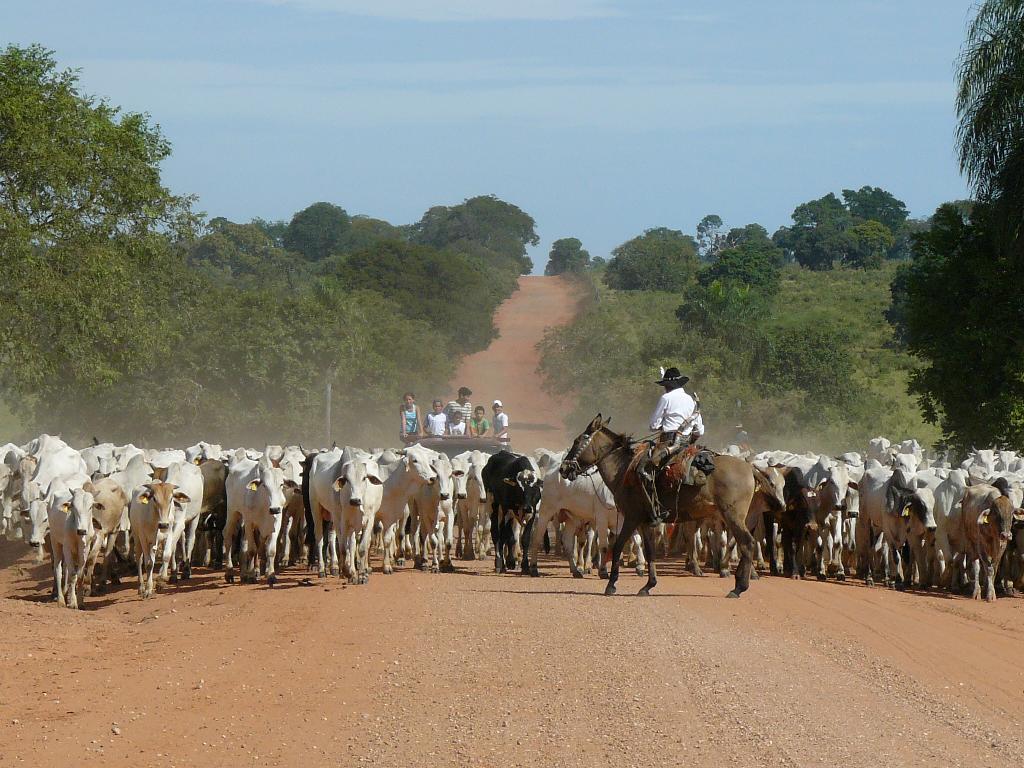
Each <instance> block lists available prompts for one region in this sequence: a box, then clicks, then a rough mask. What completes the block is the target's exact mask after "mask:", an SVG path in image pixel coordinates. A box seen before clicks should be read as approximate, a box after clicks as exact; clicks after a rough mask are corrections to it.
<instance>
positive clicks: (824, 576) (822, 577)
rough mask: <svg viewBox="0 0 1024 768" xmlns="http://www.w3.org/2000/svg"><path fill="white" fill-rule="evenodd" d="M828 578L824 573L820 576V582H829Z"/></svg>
mask: <svg viewBox="0 0 1024 768" xmlns="http://www.w3.org/2000/svg"><path fill="white" fill-rule="evenodd" d="M827 580H828V577H827V576H826V575H825V574H824V573H819V574H818V581H827Z"/></svg>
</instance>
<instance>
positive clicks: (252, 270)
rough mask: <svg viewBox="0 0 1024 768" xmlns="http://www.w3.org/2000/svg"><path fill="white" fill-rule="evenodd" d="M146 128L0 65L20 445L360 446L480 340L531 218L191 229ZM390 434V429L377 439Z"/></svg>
mask: <svg viewBox="0 0 1024 768" xmlns="http://www.w3.org/2000/svg"><path fill="white" fill-rule="evenodd" d="M170 152H171V147H170V143H169V142H168V140H167V139H166V137H165V136H164V135H163V133H162V132H161V130H160V129H159V127H158V126H157V125H155V124H154V123H153V122H152V120H151V118H150V117H149V116H148V115H145V114H139V113H130V112H122V111H121V110H120V109H119V108H117V107H116V106H113V105H111V104H110V103H109V102H108V101H106V100H104V99H101V98H97V97H94V96H91V95H88V94H85V93H83V92H82V91H81V89H80V87H79V83H78V73H77V72H75V71H72V70H61V69H59V68H58V67H57V64H56V62H55V59H54V56H53V53H52V52H51V51H49V50H47V49H45V48H43V47H41V46H38V45H33V46H28V47H18V46H9V47H7V48H6V49H5V50H4V51H3V52H2V53H0V255H2V258H3V264H4V267H5V270H4V280H3V282H2V283H0V292H2V293H0V358H2V363H3V365H2V367H0V396H2V398H3V400H4V401H5V403H7V404H8V405H9V406H10V407H12V408H13V409H14V410H15V411H16V412H17V413H18V414H19V415H20V416H21V417H22V420H23V421H24V422H25V423H26V425H30V427H31V428H32V429H33V430H41V429H46V430H50V431H54V432H60V431H63V432H64V434H65V435H68V436H71V437H74V438H78V439H81V438H84V437H87V436H91V435H94V434H95V435H98V436H100V437H102V438H104V439H112V440H128V439H132V440H140V439H141V440H150V441H158V442H164V443H168V444H170V443H175V442H181V441H188V440H193V439H196V438H199V437H203V436H206V437H208V438H209V437H212V438H214V439H219V440H224V441H235V442H258V441H260V440H264V439H267V438H268V437H269V436H271V435H273V436H274V437H275V439H277V440H281V439H287V440H292V441H298V440H302V439H306V440H317V441H319V440H321V439H322V438H323V432H324V428H323V421H322V419H323V412H324V391H325V389H326V384H327V382H328V381H330V382H331V384H332V390H333V406H334V407H333V413H334V414H335V422H334V425H333V426H334V429H335V431H336V433H344V434H345V439H349V440H353V441H359V440H371V441H372V440H374V439H380V438H383V437H386V436H390V433H389V432H388V433H387V434H382V433H381V428H380V415H381V414H382V413H390V411H391V410H392V408H391V406H393V405H394V404H395V403H397V402H398V401H399V396H400V394H401V393H402V392H403V391H404V390H406V389H408V388H410V386H411V385H412V384H413V383H415V384H417V385H423V386H442V385H444V384H445V383H446V382H447V380H448V378H449V377H450V375H451V373H452V371H453V368H454V365H455V363H456V362H457V360H458V359H459V357H460V356H461V355H463V354H466V353H468V352H473V351H476V350H478V349H481V348H483V347H485V346H486V345H487V344H488V343H489V342H490V340H491V339H492V338H493V337H494V335H495V329H494V326H493V323H492V317H493V313H494V310H495V308H496V307H497V305H498V304H499V303H500V302H501V301H503V300H504V299H505V298H507V297H508V295H510V294H511V292H512V291H513V290H514V289H515V285H516V280H517V278H518V276H519V275H520V274H522V273H528V272H529V271H530V269H531V267H532V264H531V262H530V260H529V258H528V257H527V256H526V247H527V246H528V245H532V244H536V242H537V235H536V232H535V226H534V221H533V219H532V218H531V217H530V216H529V215H528V214H526V213H525V212H523V211H522V210H520V209H519V208H517V207H516V206H514V205H512V204H510V203H507V202H504V201H502V200H499V199H497V198H496V197H492V196H481V197H474V198H471V199H468V200H466V201H464V202H462V203H460V204H458V205H452V206H435V207H432V208H430V209H429V210H428V211H426V212H425V213H424V214H423V216H422V217H421V218H420V220H419V221H417V222H416V223H414V224H410V225H402V226H397V225H393V224H390V223H389V222H386V221H382V220H379V219H373V218H370V217H366V216H360V215H351V214H349V213H348V212H347V211H345V210H344V209H343V208H341V207H339V206H337V205H334V204H331V203H328V202H317V203H314V204H312V205H310V206H308V207H307V208H305V209H303V210H301V211H298V212H296V213H295V215H294V216H292V217H291V219H290V220H288V221H264V220H261V219H254V220H253V221H250V222H247V223H237V222H232V221H229V220H228V219H225V218H223V217H215V218H212V219H209V220H206V218H205V217H204V216H203V215H201V214H200V213H198V212H197V211H196V210H195V202H196V200H195V198H194V197H190V196H181V195H175V194H173V193H172V192H171V191H170V190H168V189H167V188H166V187H165V186H164V185H163V183H162V180H161V177H160V164H161V163H162V162H163V161H164V160H165V159H166V158H167V157H168V156H169V155H170ZM387 426H393V425H390V424H389V425H387Z"/></svg>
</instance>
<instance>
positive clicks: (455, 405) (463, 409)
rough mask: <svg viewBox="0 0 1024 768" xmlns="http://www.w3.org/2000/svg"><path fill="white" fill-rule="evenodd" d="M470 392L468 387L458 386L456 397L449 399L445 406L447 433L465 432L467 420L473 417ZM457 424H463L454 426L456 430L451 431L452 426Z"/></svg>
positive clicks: (467, 426) (467, 427)
mask: <svg viewBox="0 0 1024 768" xmlns="http://www.w3.org/2000/svg"><path fill="white" fill-rule="evenodd" d="M472 394H473V391H472V390H471V389H470V388H469V387H459V392H458V397H457V398H456V399H455V400H451V401H450V402H449V403H448V406H447V407H446V408H445V414H446V415H447V416H448V433H449V434H466V431H467V430H468V429H469V422H470V420H471V419H472V418H473V404H472V403H471V402H469V396H470V395H472ZM459 424H461V425H463V426H462V427H457V426H456V430H458V431H453V430H452V426H453V425H459Z"/></svg>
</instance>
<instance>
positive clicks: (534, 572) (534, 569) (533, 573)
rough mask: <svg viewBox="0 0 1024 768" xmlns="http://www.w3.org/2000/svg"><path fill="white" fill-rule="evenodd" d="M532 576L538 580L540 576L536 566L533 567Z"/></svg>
mask: <svg viewBox="0 0 1024 768" xmlns="http://www.w3.org/2000/svg"><path fill="white" fill-rule="evenodd" d="M530 575H531V576H533V577H534V578H537V577H539V576H540V571H539V570H538V569H537V566H536V565H534V566H532V567H531V568H530Z"/></svg>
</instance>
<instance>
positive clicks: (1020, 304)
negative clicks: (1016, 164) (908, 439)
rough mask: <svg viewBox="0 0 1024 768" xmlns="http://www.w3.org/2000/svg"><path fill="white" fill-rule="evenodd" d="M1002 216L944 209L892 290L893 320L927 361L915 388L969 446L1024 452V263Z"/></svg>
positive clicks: (949, 435)
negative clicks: (1007, 239) (1023, 279)
mask: <svg viewBox="0 0 1024 768" xmlns="http://www.w3.org/2000/svg"><path fill="white" fill-rule="evenodd" d="M997 216H998V214H997V213H996V209H995V208H994V207H992V206H990V205H988V204H978V205H975V206H974V209H973V212H972V215H971V216H970V217H967V216H965V215H964V213H963V211H962V210H960V209H958V208H957V207H956V206H953V205H949V204H947V205H943V206H940V207H939V209H938V210H937V211H936V212H935V215H934V216H933V217H932V227H931V229H930V230H929V231H928V232H927V233H924V234H921V235H919V236H918V237H917V238H916V240H915V244H914V259H913V261H912V262H911V263H910V264H907V265H905V266H904V267H903V268H902V270H901V271H900V272H899V273H898V275H897V276H896V278H895V279H894V280H893V283H892V295H893V306H892V308H891V310H890V313H889V317H890V320H891V321H893V322H894V323H895V324H896V326H897V333H898V334H899V336H900V337H901V338H902V339H904V340H905V341H906V344H907V346H908V347H909V348H910V350H911V351H913V352H914V353H916V354H918V355H919V356H920V357H921V358H923V359H924V360H925V361H927V364H926V365H925V366H924V367H923V368H922V369H921V370H919V371H917V372H916V373H915V374H914V377H913V379H912V381H911V390H912V391H913V392H914V393H916V394H917V395H919V397H920V403H921V406H922V408H923V409H924V412H925V414H926V415H927V417H928V418H929V420H931V421H935V422H938V423H940V424H941V425H942V429H943V432H944V434H945V437H946V439H947V441H948V442H949V443H950V444H951V445H954V446H957V447H960V448H968V447H970V446H971V445H977V446H979V447H980V446H982V445H985V446H988V445H993V444H996V445H1004V446H1012V447H1016V448H1019V447H1024V408H1022V403H1024V375H1022V371H1024V352H1022V349H1024V346H1022V344H1021V341H1022V333H1021V329H1020V317H1021V313H1022V310H1024V300H1022V298H1021V294H1020V291H1019V288H1018V286H1019V276H1020V274H1021V267H1022V266H1024V259H1022V254H1021V252H1020V251H1019V250H1016V249H1014V250H1009V251H1008V250H1007V249H1006V248H1005V246H1004V245H1003V243H1002V240H1001V237H1000V233H1001V231H1002V230H1001V226H1002V222H1001V221H999V222H998V223H994V222H993V219H994V218H995V217H997ZM998 218H999V219H1001V218H1002V217H1001V216H998Z"/></svg>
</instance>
